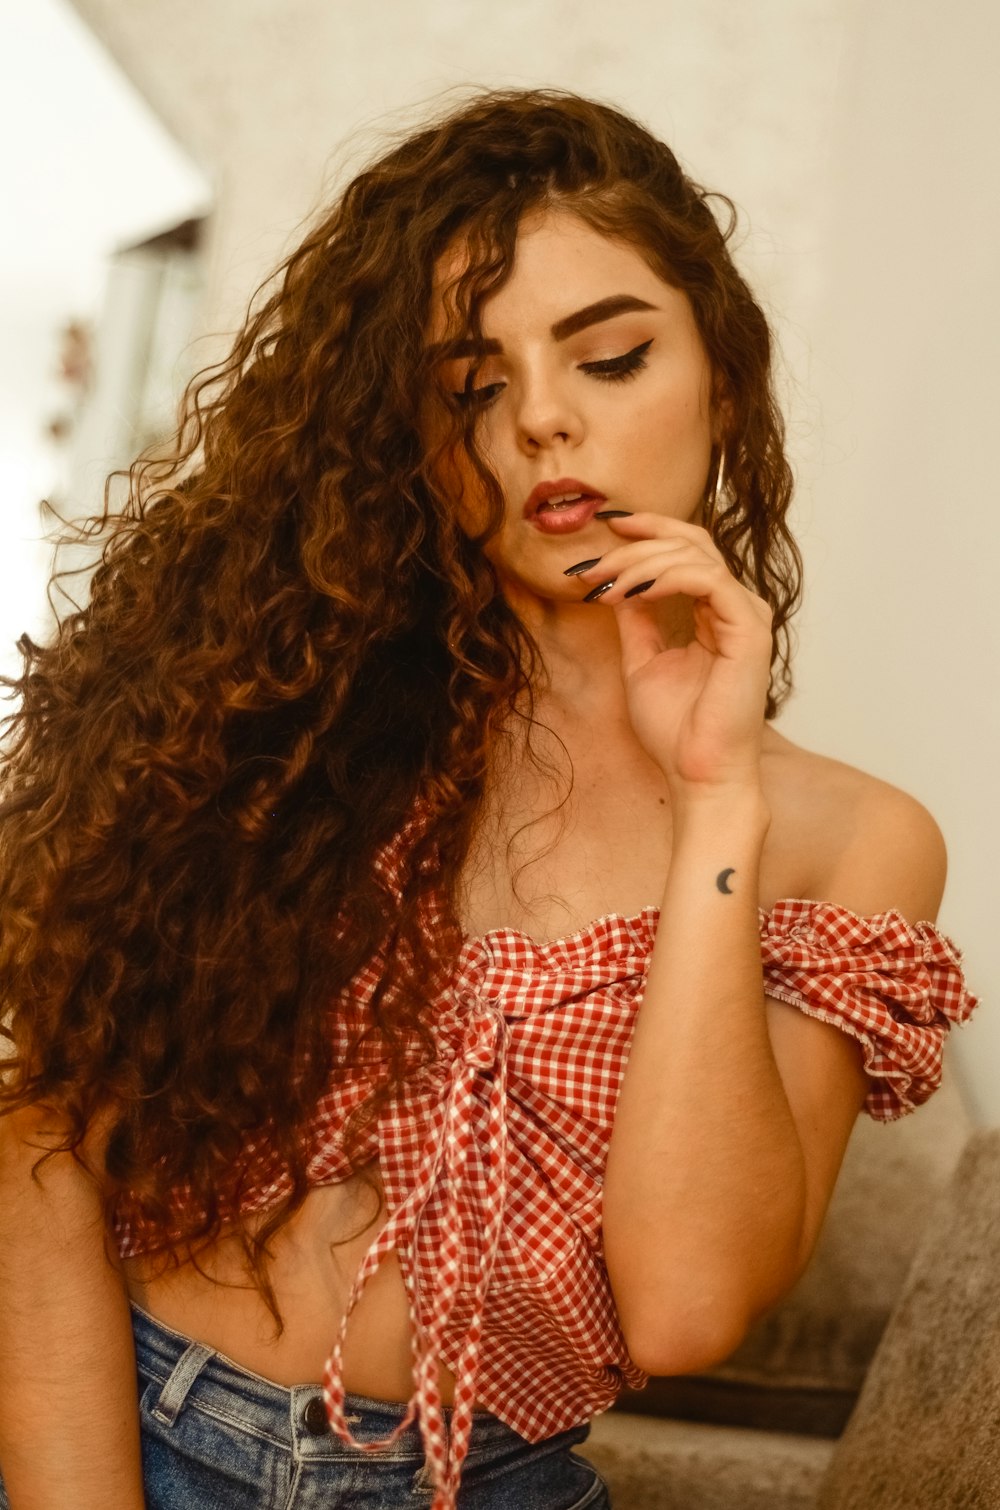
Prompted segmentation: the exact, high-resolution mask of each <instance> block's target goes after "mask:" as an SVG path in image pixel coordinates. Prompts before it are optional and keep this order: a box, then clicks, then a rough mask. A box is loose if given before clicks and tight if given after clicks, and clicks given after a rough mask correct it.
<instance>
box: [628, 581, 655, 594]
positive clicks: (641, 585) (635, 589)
mask: <svg viewBox="0 0 1000 1510" xmlns="http://www.w3.org/2000/svg"><path fill="white" fill-rule="evenodd" d="M655 581H656V578H655V577H651V578H650V579H649V581H648V582H640V583H639V584H638V586H636V587H630V588H629V590H628V592H627V593H626V594H625V596H626V598H634V597H635V596H636V595H637V594H638V593H640V592H645V591H646V588H647V587H652V585H653V583H654V582H655Z"/></svg>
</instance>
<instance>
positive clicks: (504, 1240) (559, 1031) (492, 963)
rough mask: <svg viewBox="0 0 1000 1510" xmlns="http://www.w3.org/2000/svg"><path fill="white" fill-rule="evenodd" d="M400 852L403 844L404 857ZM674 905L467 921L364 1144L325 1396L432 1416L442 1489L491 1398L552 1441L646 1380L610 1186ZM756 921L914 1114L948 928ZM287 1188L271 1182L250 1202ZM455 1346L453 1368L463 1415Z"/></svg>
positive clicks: (831, 919)
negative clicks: (631, 1068)
mask: <svg viewBox="0 0 1000 1510" xmlns="http://www.w3.org/2000/svg"><path fill="white" fill-rule="evenodd" d="M405 832H406V831H405V830H404V834H405ZM401 838H402V836H401ZM394 859H395V857H394V856H392V855H387V857H386V862H385V863H386V864H387V866H388V872H387V873H390V872H391V870H392V866H393V863H394ZM433 905H434V904H432V913H433ZM429 921H430V922H431V923H433V916H431V917H430V919H429ZM657 921H658V912H657V909H656V908H655V907H646V908H644V909H643V910H642V912H640V913H639V914H638V915H636V916H634V917H624V916H622V915H620V914H611V915H610V916H607V917H602V918H598V919H597V920H596V921H594V922H592V923H590V924H589V925H588V926H587V927H586V928H584V929H581V930H580V931H579V932H578V933H574V934H572V935H570V936H568V937H565V938H560V939H556V940H554V941H550V942H547V943H536V942H534V941H532V940H531V939H530V938H528V937H527V936H526V935H525V934H523V933H520V932H518V931H516V930H514V929H508V928H500V929H496V930H494V931H492V932H490V933H488V934H486V935H485V936H484V937H482V938H476V939H469V940H467V941H466V943H465V944H464V946H463V948H462V951H461V954H460V957H459V960H458V964H457V968H456V970H455V973H454V975H453V977H452V978H451V981H450V983H449V986H448V988H447V990H446V991H445V993H444V995H443V997H442V998H441V999H440V1000H438V1001H436V1002H435V1003H434V1009H433V1012H432V1014H431V1016H432V1019H433V1022H434V1025H435V1033H436V1035H437V1040H438V1043H439V1054H438V1058H437V1060H436V1061H435V1063H434V1064H433V1065H431V1066H429V1067H426V1068H425V1069H423V1070H421V1071H419V1072H417V1073H416V1074H415V1075H414V1076H413V1077H412V1079H411V1080H410V1081H409V1082H408V1083H407V1086H406V1088H405V1090H404V1091H403V1092H402V1093H400V1094H399V1095H397V1097H396V1099H395V1100H394V1101H393V1102H391V1103H390V1105H389V1107H388V1108H387V1110H386V1112H385V1113H384V1115H383V1117H382V1118H381V1121H380V1123H379V1125H378V1127H377V1129H373V1130H372V1133H371V1141H370V1147H369V1148H368V1150H367V1154H368V1155H371V1156H374V1155H376V1154H377V1156H378V1158H379V1163H380V1169H381V1174H382V1179H383V1183H384V1187H385V1196H386V1203H387V1209H388V1212H389V1216H388V1221H387V1223H386V1225H385V1226H384V1227H383V1229H382V1231H381V1232H380V1233H379V1234H378V1236H377V1238H376V1239H375V1240H374V1242H373V1243H372V1246H371V1248H370V1249H369V1251H368V1253H367V1255H366V1256H365V1258H364V1260H363V1262H362V1264H361V1266H360V1268H359V1270H358V1273H357V1276H356V1278H355V1281H354V1286H353V1289H352V1292H351V1296H350V1299H349V1302H348V1306H347V1309H346V1312H345V1315H344V1317H343V1318H342V1321H341V1325H340V1329H339V1331H338V1334H337V1336H336V1338H335V1339H334V1342H333V1346H332V1348H331V1353H330V1357H329V1359H328V1361H327V1365H326V1369H325V1372H324V1380H323V1391H324V1398H325V1401H326V1407H327V1414H328V1416H329V1420H330V1423H331V1426H332V1427H333V1429H334V1430H335V1431H336V1432H337V1434H338V1435H339V1436H340V1437H341V1438H342V1439H343V1440H344V1441H345V1442H347V1443H351V1444H352V1445H354V1446H356V1447H358V1448H359V1449H360V1450H363V1451H378V1450H382V1449H383V1448H385V1447H387V1446H388V1445H390V1444H391V1443H392V1442H394V1441H395V1440H396V1438H397V1437H398V1435H399V1433H400V1432H401V1431H402V1430H403V1428H404V1427H405V1426H406V1425H408V1424H409V1423H410V1422H411V1421H412V1420H413V1419H414V1418H415V1417H417V1419H418V1420H419V1425H420V1430H421V1433H422V1438H423V1442H424V1447H425V1451H426V1454H427V1461H428V1464H429V1466H430V1469H431V1471H432V1473H433V1476H434V1480H435V1484H436V1493H435V1498H434V1506H433V1510H454V1506H455V1505H456V1496H457V1493H458V1487H459V1482H460V1478H461V1472H462V1464H463V1462H464V1459H465V1456H466V1453H467V1451H468V1446H469V1437H470V1431H471V1423H472V1407H473V1401H474V1400H475V1401H476V1402H477V1403H478V1404H479V1405H481V1406H482V1407H485V1408H486V1409H488V1410H490V1411H491V1412H492V1413H493V1414H495V1415H496V1416H498V1417H499V1418H500V1419H501V1420H502V1421H504V1422H505V1423H506V1424H507V1425H508V1426H510V1427H512V1428H513V1429H514V1430H515V1431H517V1432H518V1433H520V1435H522V1436H523V1437H524V1438H526V1439H527V1440H528V1441H530V1442H539V1441H542V1440H543V1439H544V1438H546V1437H548V1436H551V1435H553V1434H554V1433H556V1432H559V1431H564V1430H566V1429H567V1428H568V1427H570V1426H574V1425H577V1424H579V1423H581V1422H583V1421H586V1420H588V1419H589V1418H590V1417H591V1416H593V1415H595V1414H596V1413H598V1412H601V1411H603V1410H605V1409H607V1407H608V1406H609V1405H610V1404H611V1403H612V1402H613V1400H614V1399H615V1397H616V1396H617V1395H618V1393H619V1392H620V1390H621V1388H622V1386H623V1385H625V1384H628V1385H629V1386H631V1387H632V1388H641V1387H642V1386H643V1385H644V1384H645V1382H646V1379H647V1376H646V1375H645V1374H644V1373H642V1372H641V1370H639V1369H638V1368H637V1367H636V1366H635V1364H634V1363H633V1362H632V1360H631V1359H630V1357H629V1355H628V1351H627V1349H626V1346H625V1342H624V1338H623V1337H622V1333H621V1329H620V1326H619V1323H618V1317H617V1314H616V1310H615V1305H614V1299H613V1296H612V1293H611V1288H610V1285H609V1282H608V1276H607V1271H606V1269H605V1266H604V1263H603V1257H602V1246H601V1188H602V1176H603V1170H604V1165H605V1161H606V1157H607V1151H608V1145H609V1142H610V1137H611V1130H612V1125H613V1121H614V1113H615V1103H616V1098H617V1095H618V1090H619V1086H620V1084H621V1080H622V1076H623V1074H624V1070H625V1065H626V1062H627V1059H628V1053H629V1045H630V1042H631V1037H632V1030H633V1026H634V1023H635V1018H636V1014H637V1012H638V1009H639V1006H640V1004H641V1001H642V995H643V988H644V984H645V979H646V971H647V968H648V964H649V959H650V954H651V950H652V946H653V941H654V938H655V934H656V925H657ZM760 937H761V954H762V960H763V967H764V977H765V989H766V992H767V994H768V995H769V996H772V997H774V998H776V999H777V1000H780V1001H783V1002H788V1003H790V1004H792V1005H793V1006H796V1007H798V1008H799V1009H800V1010H801V1011H803V1012H806V1013H808V1014H809V1015H810V1016H813V1017H817V1018H819V1019H821V1020H822V1021H824V1022H827V1023H831V1024H833V1025H834V1026H836V1027H837V1028H840V1029H842V1030H843V1031H844V1032H847V1033H850V1034H851V1035H852V1036H853V1037H855V1038H856V1039H857V1040H858V1041H859V1043H860V1044H861V1046H862V1049H863V1052H864V1059H865V1065H866V1068H867V1071H868V1074H869V1076H870V1078H871V1090H870V1093H869V1095H868V1099H867V1102H866V1109H867V1111H868V1112H869V1113H870V1115H871V1116H873V1117H876V1118H879V1119H883V1120H888V1119H891V1118H894V1117H898V1116H900V1115H902V1114H903V1113H905V1112H907V1111H909V1110H911V1109H912V1108H913V1107H915V1106H917V1105H918V1104H919V1103H920V1102H921V1101H923V1100H925V1099H926V1098H927V1097H928V1096H929V1095H930V1094H931V1092H932V1091H933V1090H934V1088H935V1087H936V1086H937V1085H938V1083H939V1081H940V1077H941V1051H942V1045H943V1042H944V1039H945V1036H946V1034H947V1032H948V1029H949V1026H950V1024H952V1023H959V1022H962V1021H964V1020H965V1019H966V1018H967V1017H968V1016H969V1014H970V1013H971V1012H972V1010H973V1008H974V1007H975V1005H976V999H975V997H973V996H972V995H971V994H970V993H969V992H968V991H967V989H966V987H965V983H964V980H963V976H962V969H961V954H960V951H959V950H958V949H957V948H956V946H955V945H954V944H953V943H952V941H951V940H950V939H949V938H947V937H946V936H945V935H944V934H942V933H940V932H939V931H938V930H937V929H936V928H935V927H934V926H933V925H932V924H930V923H917V924H916V925H911V924H910V923H908V922H907V921H906V920H905V919H904V918H903V917H902V915H901V914H900V913H898V912H895V911H889V912H884V913H880V914H878V915H877V916H875V917H871V918H861V917H858V916H856V915H855V914H854V913H852V912H849V911H847V910H846V909H845V908H843V907H838V906H835V905H833V904H831V903H828V902H817V901H805V900H801V899H787V900H783V901H780V902H778V903H777V904H776V905H775V906H774V907H773V908H772V909H771V910H770V912H764V911H763V910H762V911H761V912H760ZM378 977H379V971H378V967H377V964H375V963H373V965H372V966H370V967H369V968H368V970H366V971H364V972H362V974H361V976H359V978H358V979H357V980H356V981H355V982H354V985H353V987H352V990H351V992H350V994H349V996H347V997H345V999H344V1001H343V1002H342V1003H340V1004H339V1005H338V1010H337V1012H336V1013H335V1014H334V1016H333V1019H332V1021H333V1031H334V1032H335V1034H336V1035H338V1036H339V1035H344V1036H343V1038H342V1040H341V1042H340V1043H338V1051H339V1050H340V1049H342V1048H343V1047H344V1046H345V1045H346V1044H349V1043H350V1042H351V1041H352V1039H353V1035H354V1034H355V1033H356V1032H357V1031H358V1029H359V1028H361V1027H363V1026H364V1024H365V1020H366V1018H365V1009H366V1004H367V1003H368V1001H370V998H371V995H372V992H373V990H374V988H375V985H376V983H377V981H378ZM361 1070H362V1067H361V1066H359V1073H358V1075H357V1077H356V1078H355V1079H352V1081H351V1082H350V1084H348V1085H347V1086H338V1087H336V1088H335V1089H332V1090H331V1091H330V1092H329V1093H328V1094H327V1095H326V1096H325V1097H324V1098H323V1100H322V1101H321V1103H320V1105H319V1106H318V1107H317V1112H316V1120H315V1124H314V1129H313V1132H314V1141H313V1154H312V1159H311V1163H310V1178H311V1179H312V1180H313V1181H315V1183H317V1184H320V1183H324V1182H329V1181H336V1180H339V1179H343V1178H344V1177H345V1175H346V1174H347V1173H348V1172H349V1171H348V1168H347V1166H346V1164H345V1162H344V1160H343V1157H342V1153H341V1150H340V1146H339V1135H340V1130H341V1129H342V1127H343V1124H344V1119H345V1117H346V1115H347V1113H348V1112H349V1111H350V1110H351V1109H352V1108H353V1107H354V1106H355V1105H357V1104H358V1102H359V1101H360V1100H362V1099H364V1097H365V1096H366V1095H367V1093H368V1089H369V1082H368V1081H367V1080H366V1078H365V1074H364V1073H362V1072H361ZM251 1152H252V1150H251ZM280 1189H281V1187H280V1185H278V1184H276V1183H270V1184H267V1183H262V1186H261V1188H260V1190H259V1191H257V1192H255V1195H254V1198H253V1202H252V1205H253V1208H254V1209H263V1208H264V1207H266V1206H267V1205H268V1204H270V1203H271V1202H272V1201H273V1200H274V1199H275V1197H276V1195H277V1194H278V1193H279V1192H280ZM178 1200H179V1201H182V1200H183V1193H182V1192H179V1193H178ZM147 1236H148V1234H147V1232H146V1231H145V1230H144V1228H143V1223H142V1219H141V1215H140V1213H139V1211H138V1210H137V1209H135V1210H132V1211H129V1209H128V1207H127V1206H126V1207H123V1211H122V1214H121V1218H120V1229H119V1238H120V1242H121V1247H122V1251H123V1252H124V1253H135V1252H141V1251H142V1250H143V1246H144V1244H145V1240H146V1238H147ZM393 1249H396V1250H397V1251H398V1253H399V1259H400V1265H401V1268H402V1272H403V1277H404V1281H405V1283H406V1288H407V1293H408V1296H409V1300H410V1315H411V1322H412V1343H413V1365H414V1374H413V1377H414V1390H413V1394H412V1396H411V1398H410V1401H409V1402H408V1406H407V1411H406V1414H405V1416H404V1418H403V1420H402V1421H401V1422H400V1424H399V1426H398V1427H397V1428H396V1430H395V1431H394V1432H393V1433H392V1435H391V1436H389V1437H387V1438H385V1439H384V1441H383V1442H380V1443H370V1444H362V1443H357V1442H354V1439H353V1437H352V1436H351V1433H350V1430H349V1428H348V1426H347V1423H346V1421H345V1418H344V1387H343V1383H342V1379H341V1373H342V1352H343V1344H344V1338H345V1335H346V1330H347V1326H348V1324H349V1319H350V1315H351V1312H352V1311H353V1309H354V1307H355V1305H356V1304H357V1302H358V1299H359V1298H360V1296H361V1293H362V1291H363V1290H364V1287H365V1285H366V1284H367V1282H368V1280H369V1279H370V1277H371V1275H372V1274H373V1273H374V1272H375V1270H376V1268H377V1267H378V1265H379V1263H380V1262H381V1260H382V1259H383V1257H384V1256H385V1255H386V1254H387V1253H389V1252H390V1251H392V1250H393ZM439 1360H443V1361H444V1362H445V1363H446V1364H447V1366H448V1367H449V1368H450V1369H451V1370H452V1372H453V1373H454V1375H455V1378H456V1388H455V1400H454V1410H453V1414H452V1420H451V1430H450V1432H449V1431H447V1430H446V1427H445V1422H444V1417H443V1414H442V1402H441V1397H440V1392H439V1388H438V1363H439ZM513 1381H516V1387H512V1384H513Z"/></svg>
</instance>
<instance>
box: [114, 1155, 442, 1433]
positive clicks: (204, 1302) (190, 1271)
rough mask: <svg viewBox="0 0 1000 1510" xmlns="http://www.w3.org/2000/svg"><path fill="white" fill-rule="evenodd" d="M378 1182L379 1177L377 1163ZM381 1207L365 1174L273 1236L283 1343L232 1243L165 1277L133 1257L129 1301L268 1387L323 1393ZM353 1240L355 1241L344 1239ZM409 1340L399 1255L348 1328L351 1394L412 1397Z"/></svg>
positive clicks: (379, 1272) (311, 1203) (313, 1202)
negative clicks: (318, 1387)
mask: <svg viewBox="0 0 1000 1510" xmlns="http://www.w3.org/2000/svg"><path fill="white" fill-rule="evenodd" d="M370 1173H373V1174H376V1175H377V1165H375V1166H371V1169H370ZM377 1209H378V1205H377V1200H376V1195H375V1193H374V1191H372V1190H371V1188H370V1187H368V1186H365V1185H364V1184H363V1182H362V1180H361V1178H360V1177H359V1176H355V1177H354V1178H353V1179H350V1180H345V1181H342V1182H341V1183H340V1184H336V1185H317V1186H315V1187H314V1188H313V1189H312V1190H311V1191H310V1192H309V1194H308V1195H307V1196H306V1198H305V1200H304V1202H303V1203H302V1206H301V1207H300V1208H299V1210H298V1211H297V1212H296V1213H295V1216H294V1217H293V1218H292V1219H291V1220H290V1221H289V1222H288V1223H287V1224H286V1225H285V1226H284V1227H282V1228H280V1229H279V1231H278V1232H277V1233H276V1235H275V1236H274V1237H273V1238H272V1239H271V1241H270V1244H269V1247H270V1251H271V1253H272V1255H273V1258H272V1261H271V1265H270V1270H269V1273H270V1278H271V1283H272V1285H273V1287H274V1293H275V1296H276V1297H277V1301H278V1307H279V1309H280V1311H281V1316H282V1320H283V1321H284V1324H285V1325H284V1331H283V1332H282V1334H281V1336H280V1337H278V1336H276V1335H275V1333H276V1328H275V1324H274V1319H273V1317H272V1316H271V1313H270V1312H269V1311H268V1309H267V1306H266V1305H265V1303H264V1301H263V1299H262V1297H261V1295H260V1292H259V1291H258V1290H257V1289H256V1288H255V1287H254V1286H253V1285H252V1284H251V1282H250V1280H249V1279H248V1277H247V1272H246V1264H245V1260H244V1259H243V1255H242V1249H241V1245H240V1243H239V1241H238V1239H237V1238H235V1237H232V1236H223V1237H222V1238H221V1239H219V1241H217V1242H216V1243H215V1244H214V1245H213V1246H212V1247H211V1248H209V1249H207V1250H204V1251H202V1252H200V1253H199V1255H198V1264H197V1267H196V1266H195V1265H194V1264H192V1263H190V1262H188V1263H184V1264H182V1265H180V1266H171V1267H166V1268H165V1267H164V1264H163V1261H162V1259H157V1260H149V1259H144V1258H142V1257H136V1258H130V1259H126V1260H125V1263H124V1270H125V1276H126V1282H127V1285H128V1291H129V1295H130V1297H131V1299H132V1300H134V1301H135V1303H136V1304H137V1305H139V1306H141V1307H142V1309H143V1310H144V1311H147V1312H148V1313H149V1315H151V1316H153V1317H155V1318H156V1320H158V1321H160V1322H162V1323H163V1324H164V1326H168V1327H171V1328H172V1329H173V1330H174V1331H176V1332H181V1333H183V1334H184V1335H185V1336H187V1337H191V1338H193V1339H194V1340H196V1341H198V1342H203V1343H205V1344H206V1345H207V1346H208V1347H212V1348H215V1350H216V1351H217V1352H219V1353H222V1354H223V1355H224V1356H225V1357H227V1358H229V1359H231V1361H232V1362H233V1363H236V1364H238V1365H239V1366H240V1367H241V1368H245V1369H248V1370H249V1371H250V1372H251V1373H254V1374H258V1375H259V1376H260V1377H261V1378H264V1379H269V1380H271V1382H272V1383H274V1384H280V1385H283V1386H284V1387H285V1388H291V1387H292V1386H293V1385H302V1384H319V1383H320V1382H321V1380H322V1377H323V1366H324V1364H325V1362H326V1359H327V1357H328V1355H329V1352H330V1348H331V1346H332V1344H333V1340H334V1338H335V1336H336V1334H337V1329H338V1327H339V1325H340V1321H341V1318H342V1316H343V1314H344V1311H345V1310H346V1307H347V1301H348V1297H349V1295H350V1292H351V1285H352V1283H353V1280H354V1276H355V1273H356V1272H357V1269H358V1267H359V1265H360V1263H361V1261H362V1259H363V1258H364V1256H365V1254H366V1253H367V1252H368V1249H369V1248H370V1247H371V1245H372V1243H373V1242H374V1241H375V1238H376V1236H377V1234H378V1233H379V1231H381V1229H382V1227H383V1226H384V1225H385V1222H386V1220H387V1213H386V1211H385V1207H384V1204H383V1206H382V1210H381V1213H380V1215H379V1216H378V1218H377V1219H376V1220H374V1221H372V1217H373V1216H374V1214H375V1212H376V1210H377ZM369 1222H370V1225H366V1224H367V1223H369ZM362 1228H364V1230H363V1231H362V1230H360V1229H362ZM345 1237H347V1238H348V1239H349V1240H348V1241H345V1242H342V1241H341V1239H343V1238H345ZM334 1244H336V1246H332V1245H334ZM199 1269H200V1270H201V1272H199ZM410 1331H411V1328H410V1315H409V1302H408V1299H407V1295H406V1287H405V1285H404V1282H403V1275H402V1270H401V1269H400V1264H399V1258H398V1255H397V1253H396V1252H395V1250H393V1251H392V1252H390V1253H388V1254H386V1256H385V1257H384V1258H383V1260H382V1262H381V1263H380V1264H379V1267H378V1268H377V1269H376V1271H375V1273H374V1274H373V1275H371V1277H370V1278H369V1280H368V1283H367V1284H366V1286H365V1289H364V1291H363V1293H362V1295H361V1299H360V1300H359V1301H358V1303H357V1305H356V1306H355V1308H354V1310H353V1311H352V1313H351V1318H350V1321H349V1322H348V1327H347V1337H346V1339H345V1342H344V1353H343V1362H344V1371H343V1380H344V1388H345V1390H346V1392H347V1393H348V1394H354V1395H367V1396H368V1397H369V1398H371V1399H374V1400H389V1401H395V1402H397V1403H404V1402H405V1401H407V1400H409V1398H410V1396H411V1395H412V1393H413V1387H414V1386H413V1359H412V1353H411V1342H410ZM439 1380H440V1388H441V1398H442V1401H443V1403H444V1404H445V1405H452V1404H453V1403H454V1390H455V1379H454V1375H453V1374H452V1373H451V1371H450V1370H449V1369H448V1368H446V1367H445V1365H444V1364H441V1368H440V1374H439Z"/></svg>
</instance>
